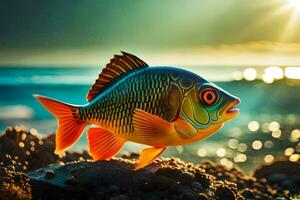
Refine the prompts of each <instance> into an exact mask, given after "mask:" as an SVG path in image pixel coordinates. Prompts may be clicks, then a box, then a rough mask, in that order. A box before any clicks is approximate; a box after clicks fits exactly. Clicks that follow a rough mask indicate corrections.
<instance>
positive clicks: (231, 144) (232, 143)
mask: <svg viewBox="0 0 300 200" xmlns="http://www.w3.org/2000/svg"><path fill="white" fill-rule="evenodd" d="M238 144H239V141H238V140H237V139H230V140H229V141H228V146H229V148H231V149H236V148H237V147H238Z"/></svg>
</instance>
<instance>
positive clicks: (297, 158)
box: [289, 153, 299, 162]
mask: <svg viewBox="0 0 300 200" xmlns="http://www.w3.org/2000/svg"><path fill="white" fill-rule="evenodd" d="M289 160H290V161H291V162H297V161H298V160H299V154H298V153H295V154H292V155H291V156H290V158H289Z"/></svg>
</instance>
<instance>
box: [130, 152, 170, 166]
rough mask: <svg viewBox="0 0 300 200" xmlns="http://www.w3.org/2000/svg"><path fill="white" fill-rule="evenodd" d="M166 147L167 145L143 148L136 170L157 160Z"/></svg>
mask: <svg viewBox="0 0 300 200" xmlns="http://www.w3.org/2000/svg"><path fill="white" fill-rule="evenodd" d="M165 149H166V147H150V148H146V149H143V150H142V152H141V154H140V158H139V160H138V162H137V164H136V165H135V168H134V170H138V169H141V168H143V167H145V166H147V165H149V164H150V163H151V162H152V161H154V160H155V158H157V157H158V156H159V155H160V154H162V152H163V151H164V150H165Z"/></svg>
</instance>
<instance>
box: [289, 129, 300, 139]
mask: <svg viewBox="0 0 300 200" xmlns="http://www.w3.org/2000/svg"><path fill="white" fill-rule="evenodd" d="M299 138H300V130H299V129H294V130H292V132H291V137H290V141H291V142H298V140H299Z"/></svg>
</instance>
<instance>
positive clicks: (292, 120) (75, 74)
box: [0, 67, 300, 166]
mask: <svg viewBox="0 0 300 200" xmlns="http://www.w3.org/2000/svg"><path fill="white" fill-rule="evenodd" d="M188 69H189V70H191V71H194V72H195V73H198V74H199V75H201V76H203V77H205V78H206V79H208V80H211V81H214V82H215V83H216V84H217V85H219V86H221V87H222V88H224V89H225V90H227V91H229V92H230V93H232V94H234V95H235V96H238V97H240V99H241V104H240V106H239V108H240V111H241V112H240V115H239V117H237V118H236V119H234V120H232V121H230V122H228V123H227V124H226V125H225V126H224V128H223V129H222V130H221V131H219V132H218V133H216V134H215V135H213V136H211V137H210V138H208V139H206V140H204V141H200V142H198V143H195V144H192V145H188V146H185V147H177V148H170V149H171V150H169V151H168V152H167V155H174V156H177V157H180V156H182V158H183V159H185V160H187V161H193V162H198V160H201V159H204V157H210V156H211V157H213V158H214V159H216V160H218V159H219V160H220V159H222V158H224V156H225V157H226V159H228V160H232V162H235V161H234V158H235V156H236V155H239V154H246V152H248V153H249V155H254V154H255V153H256V154H257V153H258V152H257V151H255V150H253V149H252V147H251V145H252V142H253V141H255V140H260V141H261V142H262V144H263V145H264V142H266V141H267V140H270V141H273V140H276V141H277V140H278V139H279V140H280V141H286V140H287V141H286V142H284V143H283V144H281V147H280V148H276V152H277V151H278V153H277V154H278V155H280V154H282V151H284V148H285V147H286V146H288V145H290V146H293V147H294V148H295V149H296V150H297V145H298V143H297V142H292V143H291V141H289V142H288V138H289V137H290V134H291V132H292V131H293V130H297V129H299V128H300V127H299V122H300V120H299V119H300V118H299V115H300V84H299V80H294V81H292V80H288V79H283V80H279V81H276V82H274V83H272V84H266V83H264V82H263V81H261V80H254V81H245V80H239V81H237V80H233V74H234V73H241V72H242V70H243V68H240V67H232V68H230V67H228V68H225V67H213V68H212V67H207V68H205V67H189V68H188ZM100 71H101V68H100V67H76V68H70V67H68V68H67V67H64V68H63V67H60V68H59V67H1V68H0V77H1V79H0V91H1V96H0V129H1V130H4V129H5V128H6V127H8V126H16V125H20V126H24V127H25V128H27V129H30V128H35V129H37V131H38V132H39V133H41V134H42V135H46V134H48V133H53V132H55V129H56V121H55V118H54V117H53V116H51V115H50V114H49V113H48V112H47V111H46V110H45V109H44V108H43V107H42V106H41V105H40V104H39V103H38V102H37V101H36V100H35V99H34V98H33V97H32V94H41V95H45V96H49V97H52V98H55V99H58V100H61V101H65V102H68V103H72V104H85V103H86V93H87V91H88V90H89V88H90V87H91V85H92V84H93V83H94V81H95V80H96V79H97V77H98V74H99V72H100ZM253 121H255V122H258V124H259V129H258V130H256V131H251V129H249V124H250V123H251V122H253ZM271 122H277V123H279V124H281V130H282V134H281V136H280V137H279V138H274V137H272V132H271V131H270V130H267V131H265V130H264V127H263V126H264V125H265V124H270V123H271ZM283 126H284V127H283ZM250 128H251V127H250ZM264 131H265V132H266V133H269V135H268V134H267V135H266V134H265V132H264ZM253 132H254V133H256V134H253ZM299 137H300V136H299ZM284 138H287V139H284ZM232 139H234V140H237V141H238V143H240V144H241V143H243V144H245V145H246V146H247V149H246V151H244V150H242V151H239V150H238V149H237V148H238V147H236V148H231V147H230V144H229V141H230V140H232ZM273 143H274V144H276V142H274V141H273ZM299 147H300V145H299ZM86 148H87V146H86V140H85V136H83V137H82V138H81V139H80V141H79V142H78V144H76V145H75V146H74V147H73V149H74V150H82V149H86ZM218 148H219V149H220V148H222V149H225V150H226V154H225V155H224V156H223V155H221V156H218V155H217V154H216V149H218ZM139 149H140V148H139V145H136V144H132V143H130V144H128V145H126V147H125V148H124V149H123V150H124V151H138V150H139ZM203 149H206V150H205V153H203V152H204V150H203ZM201 151H202V152H201ZM268 151H270V152H272V149H268V148H262V150H261V151H260V152H261V153H262V156H264V155H266V154H267V152H268ZM184 152H186V153H185V154H184ZM199 152H200V153H199ZM251 153H252V154H251ZM272 153H274V150H273V152H272ZM227 154H228V155H227ZM183 155H184V156H183ZM202 155H204V156H202ZM249 161H251V162H252V163H254V164H255V163H256V162H261V159H260V160H258V161H255V162H254V161H253V160H250V158H248V165H245V166H249ZM244 162H245V163H246V162H247V161H244ZM235 163H236V162H235ZM241 165H242V166H243V162H242V163H241Z"/></svg>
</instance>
